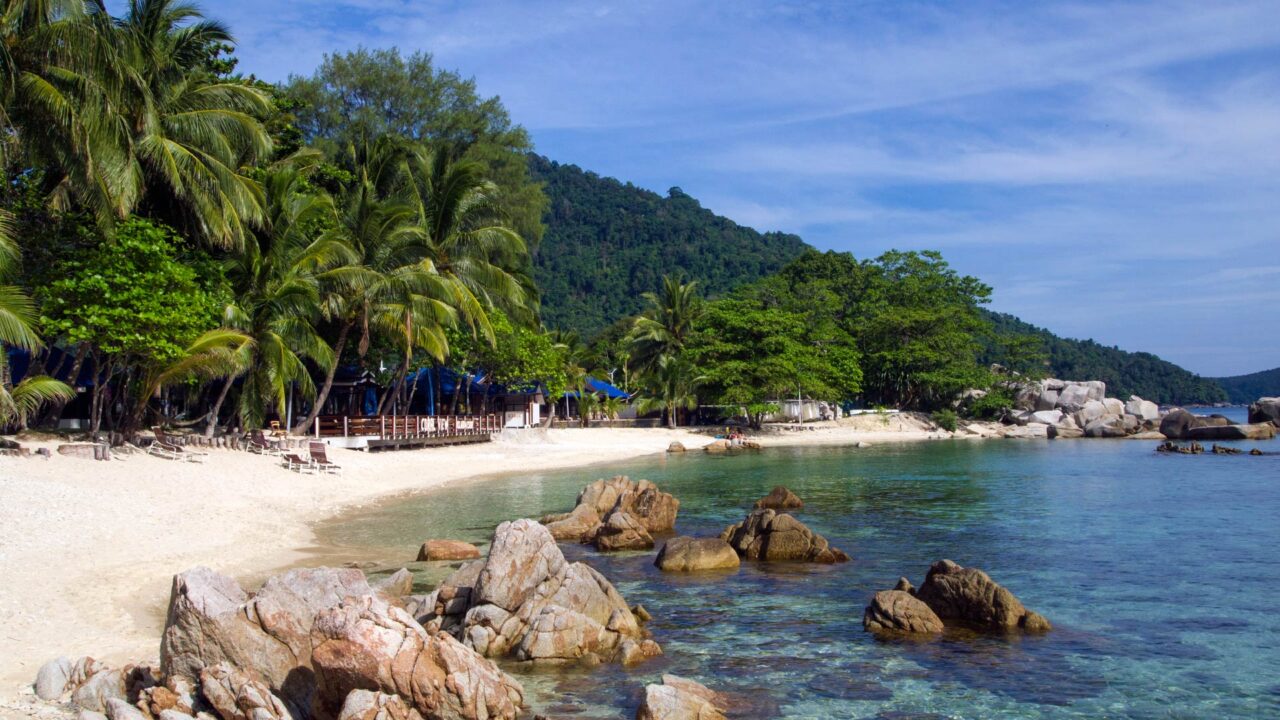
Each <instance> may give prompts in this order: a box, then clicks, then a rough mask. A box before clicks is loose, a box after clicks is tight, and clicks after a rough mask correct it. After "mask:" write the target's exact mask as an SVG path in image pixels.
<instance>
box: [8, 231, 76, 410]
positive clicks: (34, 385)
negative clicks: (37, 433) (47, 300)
mask: <svg viewBox="0 0 1280 720" xmlns="http://www.w3.org/2000/svg"><path fill="white" fill-rule="evenodd" d="M9 223H10V218H9V215H8V213H6V212H4V211H3V210H0V280H3V279H4V278H6V277H7V276H8V275H9V273H10V272H12V270H13V267H14V265H15V264H16V263H17V259H18V251H17V247H16V246H15V245H14V243H13V241H12V239H11V229H10V224H9ZM34 320H35V307H34V306H33V305H32V303H31V299H30V298H28V297H27V296H26V294H25V293H23V292H22V290H21V289H20V288H17V287H13V286H10V285H0V426H8V425H13V424H18V425H26V423H27V421H28V420H29V419H30V418H31V416H33V415H34V414H35V413H36V411H37V410H39V409H40V407H41V406H42V405H44V404H45V403H50V402H59V401H60V402H68V401H70V400H71V399H72V398H74V397H75V391H74V390H72V389H71V388H70V387H67V386H66V385H65V384H63V383H61V382H59V381H57V380H54V379H53V378H49V377H44V376H33V377H27V378H24V379H23V380H22V382H20V383H18V384H17V385H16V386H15V385H14V384H13V379H12V376H11V375H10V372H9V354H8V353H7V352H6V351H5V347H4V346H6V345H9V346H13V347H16V348H19V349H21V350H26V351H27V352H34V351H35V350H38V349H39V348H40V347H41V345H42V343H41V341H40V336H39V335H38V334H37V333H36V331H35V329H34Z"/></svg>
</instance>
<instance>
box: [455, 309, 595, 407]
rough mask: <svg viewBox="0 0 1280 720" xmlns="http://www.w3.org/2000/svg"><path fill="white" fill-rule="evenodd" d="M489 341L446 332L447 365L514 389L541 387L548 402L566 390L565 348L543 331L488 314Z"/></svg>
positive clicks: (568, 380) (569, 380) (497, 312)
mask: <svg viewBox="0 0 1280 720" xmlns="http://www.w3.org/2000/svg"><path fill="white" fill-rule="evenodd" d="M490 320H491V322H492V325H493V342H492V343H489V342H487V341H485V340H483V339H481V338H478V337H476V336H475V335H474V334H471V333H467V332H463V331H459V330H454V331H451V332H450V358H449V364H450V365H452V366H453V367H454V368H456V369H458V370H460V371H468V370H476V369H482V370H485V371H487V372H488V373H489V374H490V377H491V378H492V379H493V381H494V382H497V383H500V384H503V385H507V386H509V387H511V388H512V389H515V390H532V389H534V388H536V387H537V386H538V385H539V384H541V385H543V386H544V387H545V388H546V390H547V394H548V397H549V398H550V399H553V400H554V399H556V398H559V397H562V396H563V395H564V393H565V391H567V390H568V389H569V388H570V385H571V383H572V381H573V378H571V377H570V376H569V372H568V371H567V369H566V362H565V348H564V346H562V345H558V344H557V343H556V342H555V340H554V339H553V338H552V337H551V336H550V335H549V334H548V333H546V332H543V331H541V330H539V329H534V328H529V327H526V326H523V325H519V324H516V323H512V322H511V320H510V319H509V318H508V317H507V315H506V314H505V313H503V312H502V311H501V310H495V311H493V313H492V314H491V315H490Z"/></svg>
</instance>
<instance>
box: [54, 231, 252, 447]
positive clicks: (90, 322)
mask: <svg viewBox="0 0 1280 720" xmlns="http://www.w3.org/2000/svg"><path fill="white" fill-rule="evenodd" d="M176 247H177V239H176V237H175V236H174V234H173V233H172V231H171V230H170V229H168V228H166V227H164V226H161V225H156V224H154V223H152V222H150V221H147V220H141V219H133V220H129V221H126V222H124V223H122V224H121V225H120V226H119V227H118V228H117V229H116V231H115V232H114V233H113V235H112V236H111V237H110V238H108V239H107V240H106V241H104V242H103V243H101V244H100V245H99V246H98V247H97V248H96V249H95V250H94V251H92V252H90V253H88V254H86V255H84V256H82V257H75V258H71V259H67V260H65V261H64V262H63V263H62V264H61V265H60V266H59V270H58V275H59V276H60V279H59V280H57V281H55V282H53V283H52V284H51V285H50V286H49V287H47V288H45V289H44V290H43V291H42V292H41V296H40V301H41V312H42V324H43V325H44V327H45V328H46V330H47V331H48V332H49V333H50V334H51V335H52V336H54V337H57V338H59V339H60V341H61V342H62V343H63V344H64V345H66V346H79V345H81V344H83V345H84V346H85V347H86V348H88V354H89V357H90V359H91V360H92V363H93V365H92V367H93V378H94V391H93V398H92V409H91V418H90V421H91V431H92V432H95V433H96V432H97V431H98V429H99V428H100V427H101V425H102V421H103V420H104V419H107V420H108V421H110V423H111V426H113V427H116V428H118V429H120V430H122V431H124V432H126V433H129V432H131V431H133V430H135V429H136V428H137V426H138V423H140V421H141V420H142V417H141V413H140V412H138V411H137V410H136V409H137V408H141V407H144V406H145V405H144V403H145V402H146V400H148V399H149V396H145V397H140V396H139V395H138V393H139V391H143V390H145V389H146V388H145V387H143V386H142V385H141V384H140V383H141V380H142V378H144V377H146V376H148V375H149V374H150V373H153V372H155V371H156V370H157V369H163V368H168V367H170V366H172V365H174V364H175V363H178V362H180V361H182V360H183V359H184V358H186V357H187V356H188V355H189V352H188V348H189V346H191V344H192V343H193V342H194V341H195V340H196V338H197V337H199V336H200V335H201V334H202V333H203V332H205V331H207V330H210V329H212V328H214V327H215V326H216V325H217V318H218V316H219V313H220V310H221V308H222V307H223V306H224V305H225V304H226V300H227V297H226V296H225V295H224V294H223V292H224V291H223V290H221V289H220V288H218V287H217V286H216V284H214V283H210V282H208V281H206V280H203V279H202V278H200V277H199V276H198V275H197V273H196V271H195V269H194V267H196V266H198V265H197V264H196V263H192V262H191V261H190V260H188V262H183V261H182V260H180V259H179V258H178V256H177V251H176ZM113 383H115V384H116V386H117V387H119V389H120V390H119V394H118V395H117V396H116V397H114V398H112V399H113V401H114V402H112V403H110V406H111V407H118V408H121V410H118V411H117V412H118V414H117V415H116V416H114V417H106V418H104V413H105V411H107V410H108V409H109V408H108V406H107V404H106V403H104V399H105V393H106V392H107V390H108V387H109V386H111V385H112V384H113ZM130 408H133V409H134V410H132V411H131V410H129V409H130Z"/></svg>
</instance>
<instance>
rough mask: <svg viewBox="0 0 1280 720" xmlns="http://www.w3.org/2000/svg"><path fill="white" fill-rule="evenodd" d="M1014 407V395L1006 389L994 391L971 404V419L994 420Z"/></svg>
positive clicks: (969, 410)
mask: <svg viewBox="0 0 1280 720" xmlns="http://www.w3.org/2000/svg"><path fill="white" fill-rule="evenodd" d="M1012 407H1013V395H1012V393H1010V392H1009V391H1008V390H1006V389H1004V388H1000V389H992V390H991V391H990V392H988V393H987V394H986V395H984V396H982V397H980V398H978V399H976V400H974V401H973V402H971V403H969V408H968V412H969V415H970V416H971V417H975V418H978V419H980V420H994V419H996V418H998V417H1000V416H1001V415H1004V414H1005V412H1006V411H1008V410H1009V409H1011V408H1012Z"/></svg>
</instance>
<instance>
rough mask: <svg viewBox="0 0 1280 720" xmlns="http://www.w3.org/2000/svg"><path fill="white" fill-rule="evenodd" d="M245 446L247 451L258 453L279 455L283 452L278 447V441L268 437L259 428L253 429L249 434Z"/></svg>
mask: <svg viewBox="0 0 1280 720" xmlns="http://www.w3.org/2000/svg"><path fill="white" fill-rule="evenodd" d="M247 447H248V449H249V452H251V453H257V454H259V455H279V454H281V453H282V452H284V451H283V450H282V449H281V447H280V441H278V440H272V439H270V438H268V437H267V436H266V434H265V433H263V432H262V431H261V430H254V431H253V433H252V434H250V435H249V440H248V445H247Z"/></svg>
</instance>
